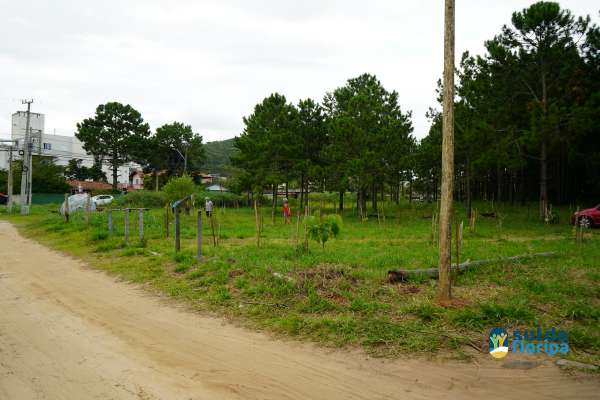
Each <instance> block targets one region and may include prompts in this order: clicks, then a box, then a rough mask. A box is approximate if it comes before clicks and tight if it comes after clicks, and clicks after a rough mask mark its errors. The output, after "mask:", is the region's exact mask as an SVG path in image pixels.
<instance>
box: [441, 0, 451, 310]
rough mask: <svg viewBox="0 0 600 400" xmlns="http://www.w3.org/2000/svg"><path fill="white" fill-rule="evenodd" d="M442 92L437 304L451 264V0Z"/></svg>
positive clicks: (447, 290) (445, 294) (445, 292)
mask: <svg viewBox="0 0 600 400" xmlns="http://www.w3.org/2000/svg"><path fill="white" fill-rule="evenodd" d="M445 9H446V10H445V21H444V25H445V26H444V88H443V90H444V92H443V100H444V103H443V107H444V110H443V113H444V114H443V139H442V189H441V203H440V217H439V218H440V219H439V232H440V238H439V240H440V249H439V266H438V269H439V282H438V300H439V301H441V302H444V301H448V300H450V298H451V296H452V289H451V282H450V262H451V246H452V238H451V235H452V230H451V227H452V191H453V179H454V12H455V11H454V0H445Z"/></svg>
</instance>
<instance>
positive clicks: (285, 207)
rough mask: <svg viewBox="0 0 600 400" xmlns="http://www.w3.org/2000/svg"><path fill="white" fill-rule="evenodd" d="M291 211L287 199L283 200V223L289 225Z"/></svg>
mask: <svg viewBox="0 0 600 400" xmlns="http://www.w3.org/2000/svg"><path fill="white" fill-rule="evenodd" d="M291 216H292V211H291V210H290V203H288V200H287V199H283V223H284V224H289V223H291Z"/></svg>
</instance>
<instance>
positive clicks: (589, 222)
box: [571, 204, 600, 228]
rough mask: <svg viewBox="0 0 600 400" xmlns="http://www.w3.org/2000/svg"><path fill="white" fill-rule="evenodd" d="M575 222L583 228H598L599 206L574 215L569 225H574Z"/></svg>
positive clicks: (599, 220) (599, 218)
mask: <svg viewBox="0 0 600 400" xmlns="http://www.w3.org/2000/svg"><path fill="white" fill-rule="evenodd" d="M575 222H578V223H579V224H580V225H581V226H583V227H584V228H591V227H593V226H600V204H598V205H597V206H596V207H593V208H588V209H585V210H580V211H579V212H576V213H574V214H573V216H572V217H571V224H575Z"/></svg>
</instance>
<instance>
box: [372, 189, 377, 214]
mask: <svg viewBox="0 0 600 400" xmlns="http://www.w3.org/2000/svg"><path fill="white" fill-rule="evenodd" d="M371 207H372V208H373V211H377V185H375V184H374V183H373V185H372V186H371Z"/></svg>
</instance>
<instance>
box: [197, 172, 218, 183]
mask: <svg viewBox="0 0 600 400" xmlns="http://www.w3.org/2000/svg"><path fill="white" fill-rule="evenodd" d="M214 180H215V177H214V176H212V175H211V174H200V183H202V184H203V185H206V184H207V183H213V182H214Z"/></svg>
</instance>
